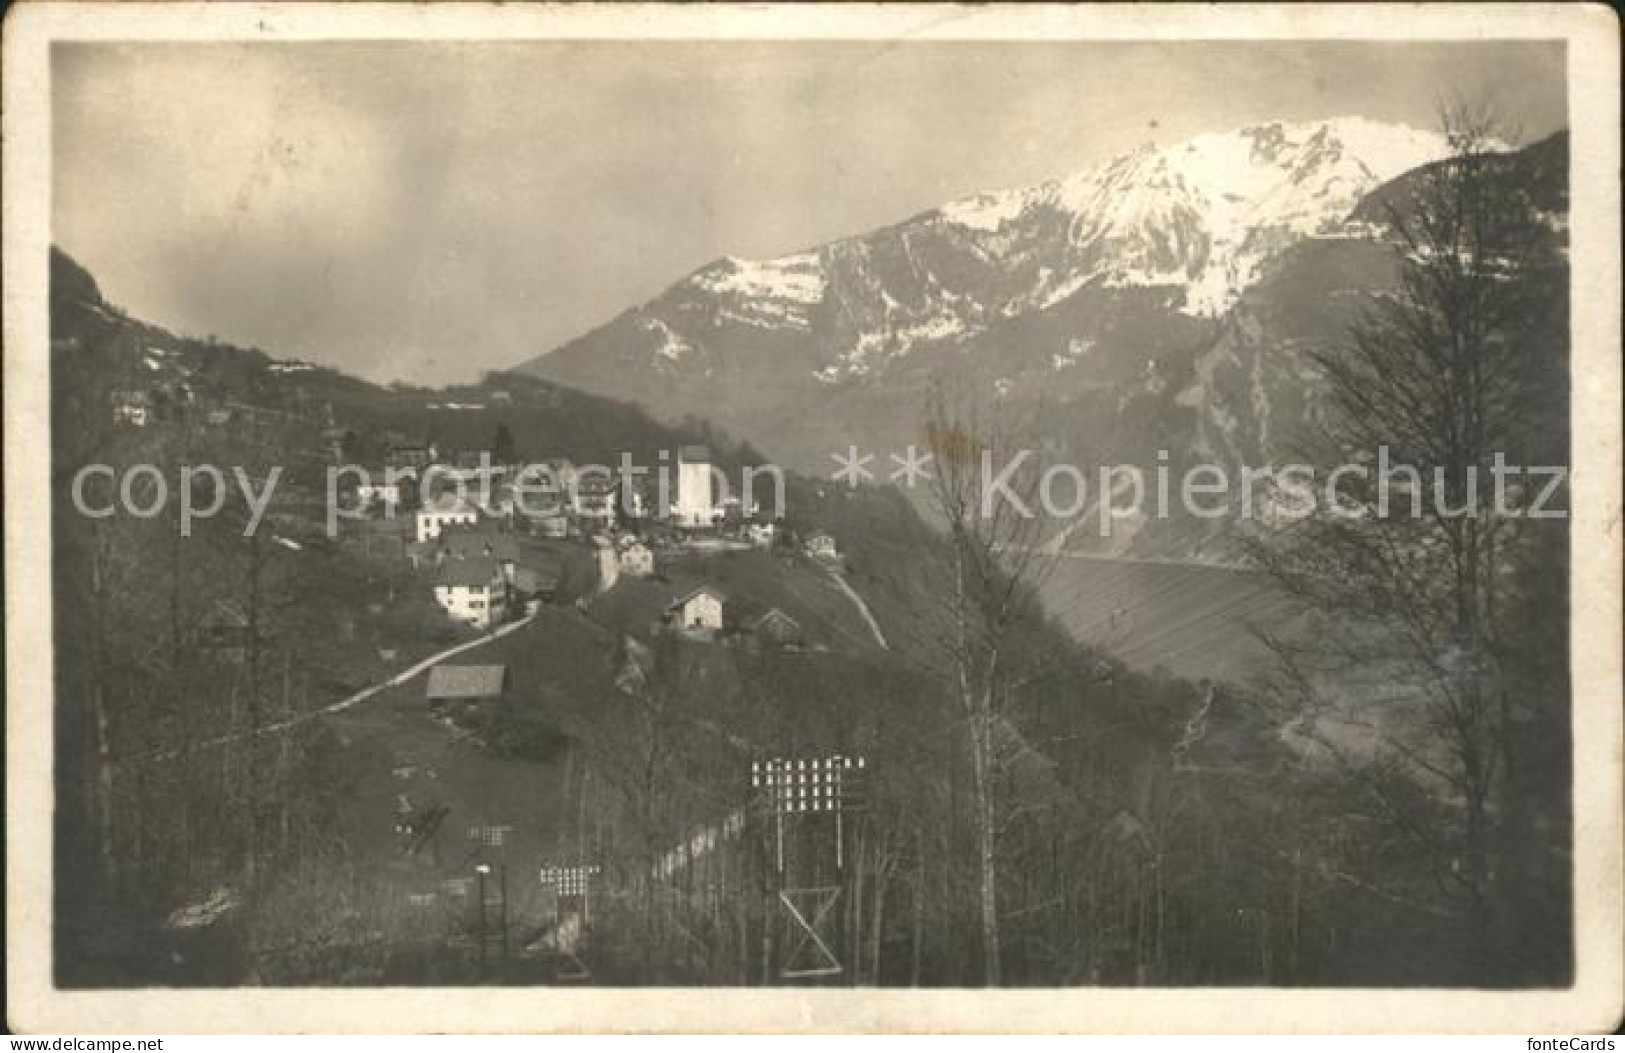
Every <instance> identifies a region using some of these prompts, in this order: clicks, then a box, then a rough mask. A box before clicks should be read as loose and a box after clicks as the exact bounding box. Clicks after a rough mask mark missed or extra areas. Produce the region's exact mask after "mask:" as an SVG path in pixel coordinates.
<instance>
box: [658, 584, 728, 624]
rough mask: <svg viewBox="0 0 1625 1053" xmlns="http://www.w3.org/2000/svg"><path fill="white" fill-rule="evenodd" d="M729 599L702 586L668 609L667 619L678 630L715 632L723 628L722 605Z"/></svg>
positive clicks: (706, 586) (686, 594) (677, 600)
mask: <svg viewBox="0 0 1625 1053" xmlns="http://www.w3.org/2000/svg"><path fill="white" fill-rule="evenodd" d="M727 602H728V598H727V597H726V596H724V595H723V594H722V593H721V592H718V591H717V590H716V589H713V588H712V587H711V586H709V585H701V586H700V587H699V588H696V589H693V590H691V591H690V592H688V593H685V594H684V595H682V596H679V597H678V598H677V599H675V600H673V601H672V603H671V605H670V606H668V607H667V608H666V617H667V619H668V620H669V621H670V622H671V624H672V625H673V626H675V627H676V628H678V629H700V630H710V631H712V632H715V631H717V630H720V629H721V628H722V605H723V604H724V603H727Z"/></svg>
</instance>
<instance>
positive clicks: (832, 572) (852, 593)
mask: <svg viewBox="0 0 1625 1053" xmlns="http://www.w3.org/2000/svg"><path fill="white" fill-rule="evenodd" d="M824 569H825V570H826V571H828V573H829V576H830V577H831V578H833V579H835V587H836V588H838V589H840V590H841V591H842V592H843V593H845V594H846V598H847V599H849V600H851V601H852V606H854V607H856V608H857V609H858V613H859V614H860V615H862V616H863V620H864V621H865V622H867V623H868V625H869V632H871V633H873V634H874V638H875V643H877V644H879V645H880V646H881V649H882V650H887V651H889V650H891V644H889V643H887V642H886V634H885V633H883V632H881V631H880V623H879V622H877V621H875V615H874V612H873V611H871V610H870V609H869V605H868V604H867V603H864V602H863V597H862V596H859V595H858V592H857V590H856V589H854V588H853V587H852V586H851V585H849V584H847V581H846V578H845V577H844V576H842V574H841V572H840V571H838V570H836V569H835V568H834V567H825V568H824Z"/></svg>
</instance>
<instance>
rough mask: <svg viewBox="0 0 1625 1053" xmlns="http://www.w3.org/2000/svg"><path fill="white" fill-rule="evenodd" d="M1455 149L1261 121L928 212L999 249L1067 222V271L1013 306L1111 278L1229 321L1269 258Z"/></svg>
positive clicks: (1372, 129) (1409, 135)
mask: <svg viewBox="0 0 1625 1053" xmlns="http://www.w3.org/2000/svg"><path fill="white" fill-rule="evenodd" d="M1445 150H1446V146H1445V143H1444V140H1443V138H1442V137H1441V136H1439V135H1437V134H1435V133H1431V132H1420V131H1417V130H1415V129H1413V128H1408V127H1405V126H1404V125H1386V124H1379V123H1377V122H1375V121H1369V120H1365V119H1363V118H1340V119H1336V120H1331V121H1324V122H1317V123H1312V124H1269V125H1260V126H1256V127H1252V128H1244V129H1242V130H1240V131H1237V132H1228V133H1223V134H1212V135H1201V136H1197V137H1196V138H1194V139H1191V140H1189V141H1188V142H1184V143H1180V144H1178V145H1176V146H1171V147H1162V148H1159V147H1155V146H1150V145H1147V146H1144V147H1142V148H1141V149H1139V150H1137V151H1135V152H1134V153H1131V154H1126V155H1124V156H1122V157H1118V158H1116V159H1115V160H1113V161H1111V162H1110V163H1108V164H1105V165H1102V166H1100V167H1099V168H1094V169H1089V170H1087V171H1084V172H1080V173H1078V174H1076V175H1073V176H1070V177H1067V178H1065V179H1059V180H1055V181H1053V182H1049V183H1045V184H1043V185H1042V186H1038V187H1035V188H1032V189H1028V190H1015V191H1006V192H1003V193H998V194H982V195H978V196H976V197H972V198H967V199H964V200H960V201H955V202H952V203H950V204H948V205H945V206H943V208H942V209H940V210H939V211H938V212H937V213H936V215H935V217H931V218H932V219H934V220H935V221H937V222H945V223H949V224H955V225H958V226H961V227H964V228H967V229H969V230H972V231H976V232H979V233H982V234H988V235H993V237H990V238H988V239H987V242H988V244H987V247H988V248H989V249H990V250H992V251H1000V250H1001V249H1003V250H1005V251H1008V249H1006V246H1009V247H1010V248H1013V249H1015V250H1016V251H1017V252H1019V251H1021V249H1023V248H1025V247H1027V246H1028V245H1031V244H1032V243H1034V242H1035V241H1041V240H1044V239H1046V237H1047V236H1048V235H1049V234H1050V233H1051V232H1050V231H1048V230H1047V229H1046V228H1047V227H1048V226H1049V224H1051V223H1052V222H1053V221H1054V220H1055V219H1057V218H1059V219H1061V220H1063V221H1064V224H1065V228H1064V231H1062V232H1061V233H1062V234H1063V238H1062V246H1063V252H1064V255H1065V258H1066V263H1067V264H1068V265H1067V266H1066V267H1064V268H1059V269H1050V270H1047V271H1046V272H1045V273H1043V274H1042V275H1041V276H1040V279H1039V281H1038V282H1037V283H1036V284H1035V286H1034V288H1033V289H1032V290H1030V291H1029V292H1028V293H1027V294H1025V295H1023V296H1022V297H1020V298H1018V299H1016V300H1014V301H1012V302H1011V303H1009V304H1006V305H1005V309H1006V310H1007V311H1009V310H1012V309H1024V308H1030V307H1032V306H1034V305H1036V306H1040V307H1042V306H1047V305H1049V304H1051V303H1054V302H1055V301H1056V300H1058V299H1061V298H1063V297H1064V296H1066V295H1068V294H1070V293H1071V292H1073V291H1075V290H1076V289H1077V288H1078V287H1079V285H1081V284H1082V283H1084V282H1088V281H1091V280H1096V279H1102V280H1104V281H1105V282H1106V283H1107V284H1113V285H1166V286H1173V287H1177V288H1180V289H1182V290H1183V292H1184V294H1185V298H1184V302H1183V304H1182V305H1181V306H1182V308H1183V309H1184V310H1186V311H1189V312H1192V313H1201V314H1218V313H1220V312H1221V311H1223V310H1224V309H1226V308H1228V307H1229V306H1230V305H1231V304H1232V303H1234V302H1235V300H1236V298H1237V297H1238V296H1239V295H1240V294H1241V292H1242V291H1243V290H1244V289H1246V288H1247V287H1248V286H1249V285H1251V284H1252V283H1253V282H1254V281H1256V280H1257V278H1258V273H1259V267H1260V265H1261V264H1262V262H1263V261H1264V260H1265V259H1266V258H1267V257H1268V256H1270V255H1271V254H1273V253H1274V252H1277V251H1279V250H1280V249H1281V248H1282V247H1284V246H1285V245H1287V244H1290V243H1291V242H1293V241H1296V240H1298V239H1300V238H1304V237H1308V236H1311V235H1316V234H1326V233H1330V232H1332V231H1334V230H1336V229H1337V228H1338V227H1339V226H1340V225H1341V223H1342V222H1343V220H1344V219H1345V218H1346V217H1347V216H1348V214H1349V213H1350V211H1352V210H1353V208H1354V206H1355V205H1356V204H1358V203H1359V201H1360V199H1361V198H1362V197H1363V196H1365V194H1367V193H1368V192H1370V191H1371V190H1372V189H1374V188H1375V187H1376V186H1378V185H1379V184H1381V183H1383V182H1386V181H1387V180H1389V179H1392V178H1394V177H1395V176H1397V175H1399V174H1400V173H1402V172H1406V171H1409V170H1410V169H1412V168H1415V167H1417V166H1418V165H1422V164H1425V163H1427V162H1428V161H1433V160H1437V159H1438V158H1440V157H1442V156H1444V153H1445Z"/></svg>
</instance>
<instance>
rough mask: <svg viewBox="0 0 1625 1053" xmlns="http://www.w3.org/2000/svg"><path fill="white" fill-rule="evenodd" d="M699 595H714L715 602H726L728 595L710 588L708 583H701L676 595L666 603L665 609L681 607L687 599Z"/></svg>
mask: <svg viewBox="0 0 1625 1053" xmlns="http://www.w3.org/2000/svg"><path fill="white" fill-rule="evenodd" d="M701 595H710V596H714V597H716V599H717V602H719V603H727V602H728V597H727V596H726V595H724V594H723V592H722V590H720V589H716V588H712V587H711V586H710V585H701V586H699V587H697V588H693V589H689V590H688V591H687V592H685V593H683V594H682V595H681V596H679V597H677V598H676V599H675V600H672V601H671V603H670V604H668V605H667V607H666V609H667V610H672V609H673V608H676V607H681V606H683V605H684V604H686V603H687V602H688V601H689V600H692V599H694V598H695V597H696V596H701Z"/></svg>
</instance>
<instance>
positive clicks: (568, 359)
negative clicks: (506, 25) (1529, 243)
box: [524, 118, 1567, 472]
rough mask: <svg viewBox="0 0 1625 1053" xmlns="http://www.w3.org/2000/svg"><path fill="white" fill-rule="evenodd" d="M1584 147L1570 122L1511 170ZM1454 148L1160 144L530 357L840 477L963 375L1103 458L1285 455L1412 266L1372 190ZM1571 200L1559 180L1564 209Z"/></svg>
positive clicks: (1226, 138)
mask: <svg viewBox="0 0 1625 1053" xmlns="http://www.w3.org/2000/svg"><path fill="white" fill-rule="evenodd" d="M1566 149H1567V143H1566V137H1563V136H1557V137H1554V138H1553V139H1551V140H1548V141H1547V142H1546V143H1543V144H1540V145H1537V146H1534V147H1530V148H1528V149H1526V150H1524V151H1521V152H1520V153H1518V154H1515V155H1509V163H1514V161H1515V163H1517V164H1526V165H1535V166H1537V167H1539V166H1546V167H1552V166H1553V165H1554V164H1557V161H1556V160H1554V159H1556V158H1560V157H1561V156H1562V152H1563V151H1566ZM1445 151H1446V148H1445V144H1444V142H1443V140H1442V138H1441V137H1439V136H1437V135H1434V134H1432V133H1428V132H1422V131H1418V130H1415V129H1412V128H1407V127H1403V126H1398V125H1386V124H1381V123H1378V122H1374V121H1370V120H1366V119H1363V118H1339V119H1334V120H1328V121H1320V122H1313V123H1305V124H1269V125H1261V126H1256V127H1251V128H1245V129H1242V130H1239V131H1235V132H1227V133H1219V134H1212V135H1202V136H1198V137H1197V138H1195V139H1192V140H1190V141H1188V142H1182V143H1178V144H1176V145H1172V146H1146V147H1143V148H1141V149H1139V150H1136V151H1133V152H1131V153H1128V154H1125V155H1123V156H1121V157H1118V158H1116V159H1114V160H1112V161H1110V162H1108V163H1106V164H1103V165H1100V166H1098V167H1096V168H1092V169H1089V170H1086V171H1083V172H1078V173H1076V174H1073V175H1070V176H1067V177H1064V178H1060V179H1055V180H1051V181H1049V182H1046V183H1043V184H1040V185H1038V186H1034V187H1028V188H1025V189H1017V190H1008V191H1000V192H995V193H986V194H979V195H974V196H971V197H967V198H963V199H960V200H957V201H953V202H950V203H949V204H946V205H944V206H942V207H940V208H937V209H934V210H932V211H929V212H925V213H921V214H920V215H917V216H914V217H912V218H910V219H907V220H904V221H903V222H901V223H898V224H895V225H892V226H888V227H883V228H880V229H878V230H874V231H871V232H868V233H865V234H861V235H858V236H854V237H849V238H843V239H840V240H837V241H833V242H830V243H828V244H825V245H821V246H818V247H816V248H812V249H808V250H804V251H801V252H797V253H794V254H792V255H787V256H783V257H780V258H778V259H774V260H768V261H749V260H742V259H736V258H731V257H730V258H725V259H721V260H718V261H716V262H714V263H711V264H709V265H707V266H705V267H702V268H701V269H699V270H698V271H696V272H694V273H693V274H691V275H689V276H688V277H686V278H684V279H682V280H680V281H678V282H677V283H676V284H674V285H672V286H671V287H670V288H669V289H667V290H666V291H665V292H664V293H662V294H661V295H660V296H658V297H656V298H655V299H654V300H652V301H650V302H648V303H646V304H643V305H642V306H640V307H636V308H632V309H630V310H628V311H626V312H624V313H622V314H621V315H620V316H618V317H617V318H615V319H613V320H611V321H610V322H608V323H607V324H605V325H604V326H601V327H600V328H598V329H596V330H594V331H592V332H590V333H588V334H586V335H584V336H582V337H580V338H578V339H576V340H574V341H572V342H571V343H569V344H567V345H565V346H564V347H562V348H560V349H558V350H557V351H554V352H552V353H551V354H547V355H544V356H542V357H540V358H537V359H534V360H533V361H531V362H530V363H528V364H527V365H526V366H525V367H524V368H526V369H527V370H530V371H532V372H535V373H538V374H540V375H542V376H545V377H547V378H549V379H551V380H554V381H557V382H560V383H564V384H569V385H572V386H575V387H580V388H584V389H586V390H588V391H590V392H592V393H595V394H604V395H610V396H613V397H618V398H623V399H630V400H632V401H636V402H639V403H641V404H642V405H644V406H645V407H646V408H648V409H650V410H651V411H653V412H654V413H656V414H657V415H660V416H664V417H666V418H668V419H674V418H681V417H685V416H695V417H704V418H708V419H710V420H712V421H714V422H716V423H718V424H720V425H722V426H723V427H725V428H727V429H728V430H730V431H732V432H733V433H735V434H736V435H737V436H739V437H741V438H746V439H749V440H751V441H752V442H754V443H755V444H757V445H758V446H759V447H760V448H761V449H763V450H764V451H765V452H767V453H768V454H770V455H772V456H774V457H776V458H777V459H779V460H780V461H781V462H783V463H786V464H788V465H791V466H794V467H802V468H808V469H812V470H814V471H819V472H827V471H828V470H829V454H830V451H833V450H844V449H845V448H846V447H847V445H848V444H851V443H857V444H860V445H865V446H867V447H869V448H871V449H878V450H887V449H894V450H895V449H902V448H903V447H904V446H906V445H907V443H908V442H910V441H917V440H918V433H917V429H918V418H919V414H920V409H921V405H922V402H923V398H924V392H925V390H926V388H927V387H928V386H929V385H930V384H931V383H933V382H934V381H935V379H936V378H939V377H941V376H944V375H948V374H951V375H953V376H954V377H956V378H957V379H958V380H959V381H961V382H962V383H965V384H968V385H970V386H971V387H972V388H973V389H974V390H979V391H981V392H982V393H983V396H984V397H985V398H987V399H990V400H996V401H998V402H999V403H1001V404H1002V405H1003V406H1004V407H1005V410H1006V412H1007V414H1015V415H1018V416H1019V415H1020V414H1023V413H1027V414H1030V415H1034V414H1037V413H1038V412H1039V409H1038V408H1039V407H1042V412H1043V413H1044V414H1046V415H1047V416H1046V417H1045V420H1044V422H1043V423H1042V430H1043V431H1044V432H1045V434H1046V436H1047V437H1051V438H1052V439H1053V442H1054V443H1055V444H1058V446H1059V447H1060V448H1058V449H1057V450H1055V451H1053V452H1055V453H1057V454H1060V455H1067V456H1072V457H1074V458H1077V457H1082V458H1085V461H1083V462H1080V463H1096V464H1098V463H1105V462H1106V461H1108V460H1110V461H1123V462H1127V463H1141V464H1144V463H1148V458H1149V457H1150V455H1151V454H1152V453H1154V452H1155V451H1156V450H1158V449H1166V450H1169V451H1171V453H1172V456H1173V457H1174V458H1176V459H1178V458H1180V457H1187V458H1190V459H1207V458H1217V459H1220V460H1223V461H1226V462H1230V463H1265V462H1266V461H1268V460H1270V459H1272V458H1273V457H1274V456H1275V455H1276V454H1278V453H1280V452H1281V451H1282V449H1284V448H1285V445H1286V444H1288V443H1290V440H1291V435H1292V432H1293V429H1294V427H1295V426H1298V425H1301V424H1303V423H1304V422H1305V421H1311V420H1312V419H1313V415H1314V413H1315V405H1314V398H1313V388H1314V377H1313V371H1312V369H1310V368H1309V366H1308V362H1307V358H1308V356H1307V355H1306V354H1305V352H1306V351H1307V350H1308V349H1311V348H1313V347H1314V346H1316V345H1320V344H1324V343H1326V342H1327V341H1330V340H1335V339H1337V338H1338V337H1339V335H1340V334H1341V333H1342V332H1343V331H1344V328H1345V326H1346V325H1347V323H1348V321H1349V320H1350V318H1351V317H1352V314H1353V311H1354V309H1355V308H1356V307H1357V305H1358V303H1359V302H1360V299H1361V297H1362V296H1363V294H1365V293H1368V292H1370V291H1372V290H1374V289H1379V288H1382V287H1384V286H1385V285H1387V284H1388V283H1389V282H1391V281H1392V278H1393V265H1394V256H1393V254H1392V252H1391V249H1390V247H1389V246H1387V244H1386V243H1385V242H1384V240H1383V233H1382V230H1381V226H1382V224H1381V222H1380V220H1381V215H1382V211H1381V209H1380V208H1375V209H1374V208H1373V205H1372V202H1374V201H1378V200H1381V199H1383V196H1384V195H1385V194H1386V195H1389V196H1393V195H1395V194H1398V193H1400V190H1399V189H1397V188H1402V187H1404V186H1405V185H1406V184H1405V175H1406V173H1410V172H1413V171H1415V170H1416V169H1417V168H1418V167H1419V166H1422V165H1425V164H1427V163H1428V162H1430V161H1432V160H1435V159H1437V158H1440V157H1442V156H1443V155H1444V153H1445ZM1557 170H1561V169H1560V168H1559V169H1557ZM1547 182H1551V181H1550V180H1548V181H1547ZM1560 196H1561V182H1560V181H1559V182H1557V183H1555V184H1554V188H1553V193H1552V200H1553V203H1552V204H1551V206H1550V207H1551V208H1552V209H1553V210H1554V212H1556V211H1562V210H1564V209H1566V200H1565V201H1563V202H1559V201H1558V197H1560ZM1057 417H1059V418H1061V419H1060V421H1059V422H1057ZM1057 423H1059V427H1057Z"/></svg>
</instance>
